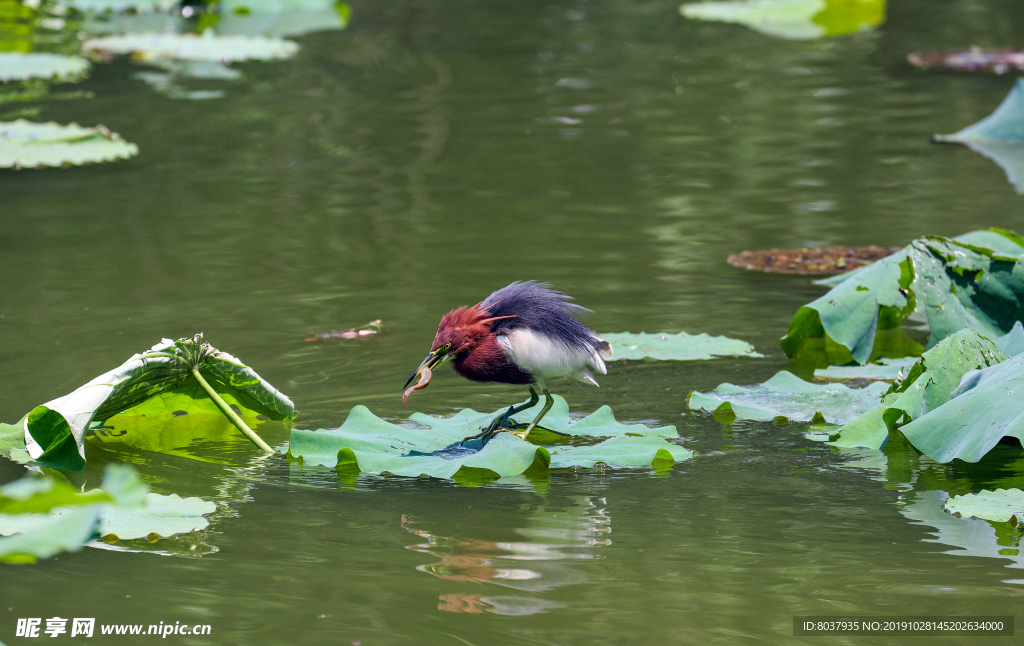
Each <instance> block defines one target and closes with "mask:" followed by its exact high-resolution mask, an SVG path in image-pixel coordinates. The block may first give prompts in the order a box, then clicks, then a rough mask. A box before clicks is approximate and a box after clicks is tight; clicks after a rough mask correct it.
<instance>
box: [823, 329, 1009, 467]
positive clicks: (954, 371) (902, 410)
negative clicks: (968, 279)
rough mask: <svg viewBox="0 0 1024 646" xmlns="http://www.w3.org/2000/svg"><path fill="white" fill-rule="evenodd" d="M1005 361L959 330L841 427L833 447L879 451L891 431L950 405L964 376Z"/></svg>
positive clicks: (969, 333)
mask: <svg viewBox="0 0 1024 646" xmlns="http://www.w3.org/2000/svg"><path fill="white" fill-rule="evenodd" d="M1006 358H1007V357H1006V355H1005V354H1003V353H1002V352H1001V351H1000V350H999V349H998V348H996V346H995V344H994V343H992V342H991V341H989V340H988V339H986V338H984V337H982V336H980V335H979V334H978V333H977V332H975V331H974V330H961V331H960V332H957V333H956V334H953V335H952V336H950V337H947V338H946V339H943V340H942V341H941V342H939V344H938V345H936V346H935V347H934V348H932V349H931V350H929V351H927V352H925V353H924V355H923V356H922V357H921V358H920V359H918V360H917V361H916V362H915V363H914V365H913V367H911V368H910V369H909V371H908V372H907V373H906V377H904V378H903V379H902V380H901V381H897V382H896V383H894V384H893V386H892V388H890V389H889V391H888V392H887V393H886V395H885V398H884V399H883V401H882V403H881V404H879V405H878V406H877V407H876V408H875V409H873V410H871V411H869V412H867V413H865V415H863V416H862V417H860V418H857V419H855V420H853V421H851V422H850V423H848V424H846V425H845V426H843V428H841V429H840V431H839V437H838V439H836V440H835V444H836V445H837V446H846V447H854V446H860V447H865V448H869V449H880V448H882V446H883V445H884V444H885V442H886V440H887V439H888V438H889V433H890V432H892V431H893V430H895V429H897V428H900V427H901V426H903V425H904V424H906V423H908V422H910V421H911V420H914V419H918V418H919V417H922V416H923V415H925V414H926V413H928V412H929V411H931V410H934V409H936V408H938V407H939V406H942V405H943V404H945V403H946V402H948V401H949V399H950V396H951V394H952V393H953V391H955V390H956V389H957V387H958V386H959V384H960V380H961V378H962V377H963V376H964V375H965V374H967V373H968V372H970V371H972V370H976V369H978V368H983V367H987V366H994V365H996V364H998V363H999V362H1001V361H1003V360H1005V359H1006ZM908 439H910V438H908ZM911 441H912V442H913V440H911Z"/></svg>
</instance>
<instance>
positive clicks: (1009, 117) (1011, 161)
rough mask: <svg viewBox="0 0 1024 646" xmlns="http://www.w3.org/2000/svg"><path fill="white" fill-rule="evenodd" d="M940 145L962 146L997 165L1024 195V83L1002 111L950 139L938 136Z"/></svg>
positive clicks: (1015, 88)
mask: <svg viewBox="0 0 1024 646" xmlns="http://www.w3.org/2000/svg"><path fill="white" fill-rule="evenodd" d="M932 139H933V141H935V142H938V143H951V144H962V145H964V146H967V147H968V148H970V149H971V150H973V151H974V152H976V153H979V154H981V155H984V156H985V157H988V158H989V159H991V160H992V161H994V162H995V163H996V164H998V165H999V166H1000V167H1001V168H1002V169H1003V170H1004V171H1005V172H1006V176H1007V179H1009V180H1010V183H1011V184H1013V186H1014V187H1015V188H1016V189H1017V192H1018V193H1024V79H1018V80H1017V82H1016V83H1014V85H1013V88H1012V89H1011V90H1010V93H1009V94H1008V95H1006V98H1005V99H1003V102H1002V103H1000V104H999V107H997V108H996V109H995V111H994V112H993V113H992V114H990V115H989V116H987V117H985V118H984V119H982V120H981V121H979V122H978V123H975V124H972V125H970V126H967V127H966V128H964V129H963V130H960V131H959V132H955V133H953V134H951V135H935V136H934V137H933V138H932Z"/></svg>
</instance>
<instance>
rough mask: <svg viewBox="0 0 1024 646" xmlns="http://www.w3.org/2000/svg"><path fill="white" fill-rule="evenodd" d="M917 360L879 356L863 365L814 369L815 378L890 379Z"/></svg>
mask: <svg viewBox="0 0 1024 646" xmlns="http://www.w3.org/2000/svg"><path fill="white" fill-rule="evenodd" d="M916 362H917V357H904V358H902V359H886V358H885V357H882V358H879V359H877V360H875V361H872V362H871V363H868V364H865V365H863V366H830V367H828V368H818V369H817V370H815V371H814V378H815V379H840V380H843V379H869V380H871V381H892V380H894V379H896V378H897V377H899V376H900V374H901V373H902V374H906V372H907V370H909V369H910V367H911V366H913V365H914V364H915V363H916Z"/></svg>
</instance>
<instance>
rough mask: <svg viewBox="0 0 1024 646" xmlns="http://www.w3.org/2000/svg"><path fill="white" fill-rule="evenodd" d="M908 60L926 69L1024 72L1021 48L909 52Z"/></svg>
mask: <svg viewBox="0 0 1024 646" xmlns="http://www.w3.org/2000/svg"><path fill="white" fill-rule="evenodd" d="M907 60H908V61H910V64H911V65H913V66H915V67H921V68H924V69H938V70H953V71H956V72H994V73H996V74H1005V73H1006V72H1010V71H1014V70H1016V71H1021V72H1024V50H1021V49H1009V48H1006V49H982V48H980V47H971V48H970V49H967V50H959V51H948V52H924V53H920V54H916V53H915V54H909V55H908V56H907Z"/></svg>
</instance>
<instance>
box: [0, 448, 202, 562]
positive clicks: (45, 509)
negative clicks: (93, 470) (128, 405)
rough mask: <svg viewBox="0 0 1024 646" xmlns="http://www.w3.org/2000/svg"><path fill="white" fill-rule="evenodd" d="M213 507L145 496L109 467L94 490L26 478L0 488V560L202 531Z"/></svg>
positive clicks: (130, 473) (121, 470) (124, 473)
mask: <svg viewBox="0 0 1024 646" xmlns="http://www.w3.org/2000/svg"><path fill="white" fill-rule="evenodd" d="M214 510H216V505H215V504H214V503H212V502H206V501H203V500H200V499H198V498H184V499H183V498H180V497H178V496H177V495H170V496H161V495H159V494H154V493H148V490H147V488H146V486H145V485H143V484H142V482H141V481H140V480H139V477H138V474H136V472H135V470H134V469H133V468H131V467H130V466H127V465H120V464H112V465H109V466H108V467H107V468H106V470H105V471H104V474H103V483H102V485H101V487H100V488H99V489H93V490H90V491H87V492H85V493H79V492H77V491H75V490H74V489H73V488H72V487H71V486H70V485H69V484H67V483H66V482H64V481H62V480H59V479H56V478H54V477H49V476H48V477H42V478H40V477H27V478H23V479H22V480H18V481H16V482H13V483H11V484H8V485H5V486H3V487H0V535H4V536H7V538H0V561H7V562H12V563H30V562H34V561H35V560H36V559H37V558H47V557H50V556H53V555H54V554H57V553H59V552H63V551H75V550H77V549H79V548H80V547H81V546H82V545H83V544H84V543H85V542H86V541H88V540H89V539H91V538H92V537H93V536H95V535H96V534H97V531H98V532H99V534H100V535H102V536H108V535H111V534H113V535H115V536H117V537H118V538H121V539H129V538H141V537H143V536H150V535H152V534H158V535H161V536H171V535H174V534H181V533H186V532H190V531H193V530H194V529H202V528H204V527H206V526H207V524H208V521H207V520H206V519H205V518H203V514H208V513H211V512H213V511H214Z"/></svg>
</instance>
